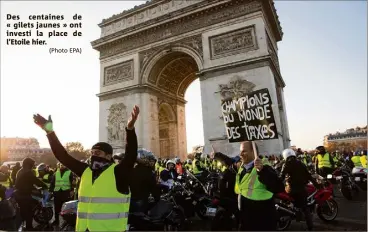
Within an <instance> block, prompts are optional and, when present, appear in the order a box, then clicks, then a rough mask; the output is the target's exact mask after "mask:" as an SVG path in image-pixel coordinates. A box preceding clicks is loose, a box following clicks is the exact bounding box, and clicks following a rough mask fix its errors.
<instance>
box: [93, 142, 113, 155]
mask: <svg viewBox="0 0 368 232" xmlns="http://www.w3.org/2000/svg"><path fill="white" fill-rule="evenodd" d="M92 149H98V150H101V151H103V152H105V153H106V154H107V155H112V151H113V149H112V146H111V145H110V144H108V143H105V142H98V143H96V144H95V145H93V146H92Z"/></svg>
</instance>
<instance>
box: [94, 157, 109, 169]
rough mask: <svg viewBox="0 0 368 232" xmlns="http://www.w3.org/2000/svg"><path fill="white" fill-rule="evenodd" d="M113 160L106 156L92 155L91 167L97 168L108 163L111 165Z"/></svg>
mask: <svg viewBox="0 0 368 232" xmlns="http://www.w3.org/2000/svg"><path fill="white" fill-rule="evenodd" d="M110 163H111V162H110V161H109V160H107V159H105V158H102V157H99V156H94V155H93V156H91V165H90V167H91V169H92V170H97V169H101V168H103V167H105V166H107V165H109V164H110Z"/></svg>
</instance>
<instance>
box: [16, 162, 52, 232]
mask: <svg viewBox="0 0 368 232" xmlns="http://www.w3.org/2000/svg"><path fill="white" fill-rule="evenodd" d="M22 163H23V165H22V168H21V169H20V170H19V171H18V173H17V176H16V180H15V189H16V192H15V198H16V200H17V202H18V204H19V207H20V214H21V217H22V220H23V221H26V230H27V231H31V230H33V226H32V222H33V213H32V209H33V207H34V206H35V205H36V204H37V202H36V200H34V199H33V198H32V191H33V190H35V188H34V186H35V185H36V186H38V187H42V188H43V189H47V185H46V184H45V183H43V182H42V181H41V180H39V179H38V178H37V177H36V175H35V174H34V172H33V167H34V165H35V161H34V160H33V159H31V158H28V157H27V158H25V159H24V160H23V162H22Z"/></svg>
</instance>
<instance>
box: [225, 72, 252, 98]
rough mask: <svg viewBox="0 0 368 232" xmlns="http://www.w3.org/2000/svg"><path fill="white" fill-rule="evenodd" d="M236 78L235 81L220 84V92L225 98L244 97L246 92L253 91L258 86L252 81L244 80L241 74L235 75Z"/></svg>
mask: <svg viewBox="0 0 368 232" xmlns="http://www.w3.org/2000/svg"><path fill="white" fill-rule="evenodd" d="M234 79H235V80H234V81H230V82H229V83H228V84H225V85H219V87H220V91H219V92H220V94H221V97H222V98H223V99H227V98H233V97H242V96H244V95H245V94H247V93H250V92H252V91H253V89H254V88H255V87H256V85H255V84H253V83H252V82H250V81H247V80H242V79H241V77H240V76H234Z"/></svg>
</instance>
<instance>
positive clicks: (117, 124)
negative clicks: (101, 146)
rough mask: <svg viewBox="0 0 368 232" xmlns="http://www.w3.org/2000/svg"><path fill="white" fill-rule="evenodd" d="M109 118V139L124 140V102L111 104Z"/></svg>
mask: <svg viewBox="0 0 368 232" xmlns="http://www.w3.org/2000/svg"><path fill="white" fill-rule="evenodd" d="M109 111H110V114H109V116H108V118H107V125H108V126H107V131H108V141H109V142H110V143H113V142H117V141H119V142H122V141H124V138H125V129H124V128H125V124H126V117H127V116H126V106H125V105H124V104H123V103H116V104H113V105H111V107H110V109H109Z"/></svg>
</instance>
